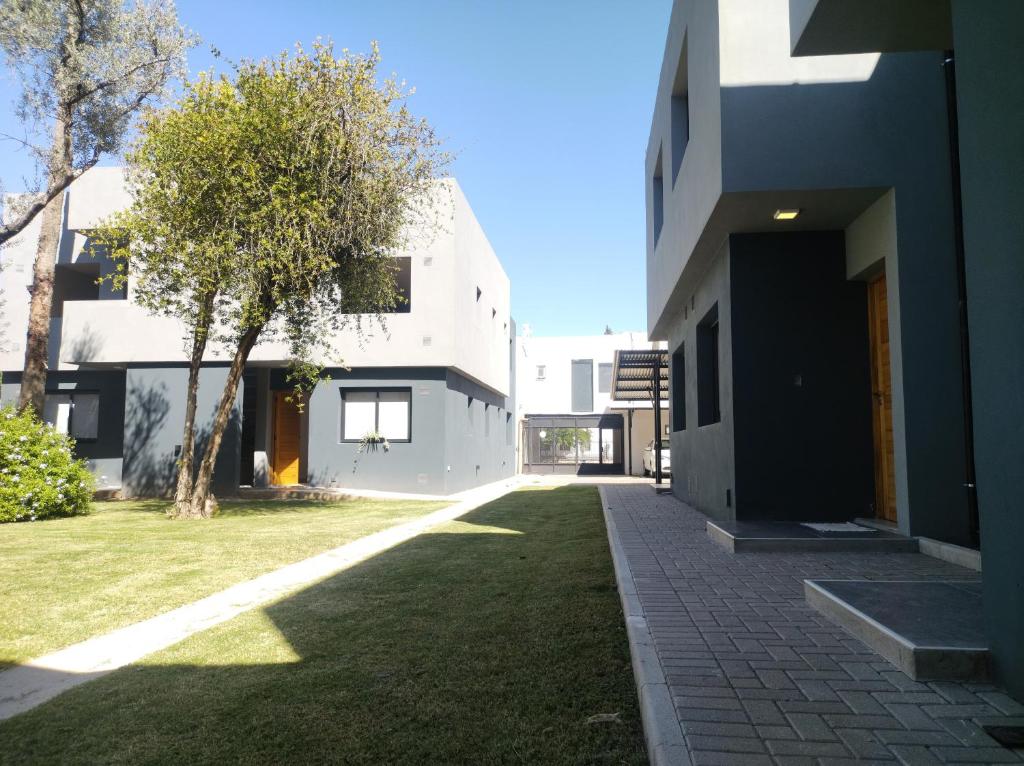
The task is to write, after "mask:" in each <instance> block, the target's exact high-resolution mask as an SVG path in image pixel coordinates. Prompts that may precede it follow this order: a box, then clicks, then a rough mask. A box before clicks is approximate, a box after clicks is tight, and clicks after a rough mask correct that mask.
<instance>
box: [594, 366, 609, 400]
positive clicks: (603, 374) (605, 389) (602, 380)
mask: <svg viewBox="0 0 1024 766" xmlns="http://www.w3.org/2000/svg"><path fill="white" fill-rule="evenodd" d="M611 392H612V365H611V362H601V364H599V365H597V393H599V394H610V393H611Z"/></svg>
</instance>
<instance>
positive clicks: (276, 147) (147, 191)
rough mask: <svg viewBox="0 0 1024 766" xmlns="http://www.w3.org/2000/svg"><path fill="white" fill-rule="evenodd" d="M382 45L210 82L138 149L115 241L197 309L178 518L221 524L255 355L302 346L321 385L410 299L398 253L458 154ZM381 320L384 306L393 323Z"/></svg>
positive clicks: (300, 355) (121, 274) (192, 86)
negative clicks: (347, 333) (326, 360)
mask: <svg viewBox="0 0 1024 766" xmlns="http://www.w3.org/2000/svg"><path fill="white" fill-rule="evenodd" d="M379 61H380V56H379V53H378V51H377V48H376V46H374V47H373V50H372V52H371V53H370V54H369V55H355V54H349V53H348V52H347V51H343V52H342V55H341V57H340V58H335V55H334V51H333V48H332V47H331V45H329V44H317V45H315V46H314V48H313V50H312V52H311V53H306V52H305V51H303V50H302V49H301V48H297V49H296V52H295V53H294V54H293V55H291V56H289V55H288V54H282V55H281V56H280V57H278V58H277V59H274V60H271V61H261V62H255V63H253V62H249V63H244V64H242V65H241V66H240V67H239V68H238V69H237V71H236V73H235V76H234V79H233V80H232V79H228V78H226V77H221V78H219V79H218V78H215V77H213V76H212V75H205V74H204V75H201V76H200V77H199V78H198V79H197V80H195V81H194V82H189V83H186V86H185V93H184V96H183V97H182V98H181V99H180V100H179V101H178V103H177V104H176V105H175V106H174V107H173V108H170V109H165V110H162V111H152V112H150V113H148V114H147V116H146V117H145V119H144V121H143V123H142V125H141V130H140V138H139V140H138V142H137V144H136V145H135V146H134V147H133V149H132V150H131V152H130V153H129V155H128V162H129V167H130V174H129V178H130V181H131V188H132V191H133V195H134V196H133V200H134V201H133V203H132V205H131V207H130V208H129V209H128V210H127V211H125V212H123V213H121V214H118V215H116V216H114V218H113V219H112V220H111V221H110V222H109V224H108V226H107V227H105V229H104V230H103V232H102V234H101V236H100V237H99V239H100V240H101V241H102V242H103V243H104V245H105V246H107V247H110V248H111V250H110V252H111V257H113V258H114V259H115V260H117V261H118V262H119V263H118V270H117V272H116V274H115V277H114V279H115V285H123V284H124V283H125V282H126V281H127V280H128V279H129V278H130V279H132V280H133V282H134V285H135V290H134V292H135V295H136V296H137V299H138V300H140V302H142V303H143V305H145V306H147V307H148V308H149V309H150V310H151V311H152V312H154V313H158V314H163V315H166V316H175V317H184V318H186V325H187V341H186V343H187V345H188V347H189V354H190V358H189V383H188V391H187V403H186V419H185V425H184V434H183V438H182V453H181V460H180V462H179V464H178V482H177V488H176V492H175V504H174V509H173V511H172V515H174V516H176V517H177V518H198V517H209V516H210V515H211V514H212V512H213V510H214V507H215V504H214V502H213V501H212V495H211V494H210V483H211V479H212V475H213V466H214V462H215V460H216V457H217V453H218V451H219V449H220V443H221V438H222V436H223V433H224V428H225V426H226V425H227V422H228V419H229V416H230V412H231V409H232V406H233V405H234V401H235V398H236V396H237V391H238V383H239V381H240V379H241V377H242V373H243V371H244V368H245V364H246V361H247V360H248V358H249V354H250V352H251V351H252V349H253V347H254V346H255V345H256V344H257V343H258V342H259V341H261V340H267V339H269V338H278V339H281V340H283V341H285V342H287V344H288V347H289V351H290V355H291V357H292V359H293V363H294V364H293V369H294V370H295V371H297V372H298V373H301V377H302V378H303V379H304V380H306V381H311V380H315V379H316V377H317V376H318V374H319V370H320V369H321V368H320V366H319V362H318V360H319V359H321V358H323V357H324V356H326V355H328V354H329V353H332V352H333V351H334V350H333V349H332V348H331V347H330V339H331V338H332V337H333V336H335V335H336V334H337V332H338V330H340V329H341V328H342V327H344V326H346V325H350V324H353V325H354V326H355V327H356V329H357V330H359V331H360V332H361V328H362V326H363V322H364V317H368V318H370V319H372V318H373V317H374V316H377V315H378V312H380V311H382V310H386V309H388V308H391V307H393V306H394V305H395V304H396V303H397V302H398V301H399V300H400V296H399V295H398V293H397V290H396V285H395V275H396V267H395V265H394V259H393V258H392V257H391V256H392V255H393V253H394V252H395V251H396V250H398V249H399V248H400V247H401V246H402V245H403V243H404V242H405V237H406V236H407V234H408V233H409V231H410V228H411V227H412V226H414V225H424V224H425V223H429V220H430V215H431V209H432V208H431V204H430V200H431V199H432V197H431V194H430V191H431V186H432V185H433V184H432V182H433V180H434V179H435V178H436V177H437V176H438V174H439V173H440V171H441V169H442V168H443V167H444V165H445V164H446V163H447V160H448V158H447V156H446V155H444V154H443V153H442V152H441V151H440V148H439V142H438V141H437V140H436V138H435V137H434V134H433V131H432V130H431V128H430V126H429V125H428V124H427V123H426V122H424V121H422V120H417V119H415V118H414V117H413V116H412V115H411V114H410V113H409V111H408V109H407V108H406V106H405V100H406V96H407V95H408V94H409V93H411V91H406V90H405V88H404V86H403V85H402V84H400V83H399V82H397V81H396V80H395V79H393V78H390V79H386V80H383V81H382V82H381V83H379V84H378V82H377V66H378V64H379ZM378 318H379V316H378ZM211 341H213V342H214V343H216V344H222V345H224V346H226V348H227V350H228V352H229V355H230V360H231V363H230V367H229V368H228V375H227V381H226V383H225V386H224V390H223V391H222V393H221V396H220V400H219V402H218V406H217V409H216V412H215V415H214V419H213V423H212V426H211V432H210V435H209V439H208V440H207V443H206V447H205V449H204V452H203V455H202V459H201V460H200V462H199V465H198V467H196V466H194V465H193V461H194V458H193V451H194V444H195V411H196V394H197V390H198V382H199V368H200V364H201V362H202V360H203V356H204V354H205V352H206V349H207V345H208V343H209V342H211Z"/></svg>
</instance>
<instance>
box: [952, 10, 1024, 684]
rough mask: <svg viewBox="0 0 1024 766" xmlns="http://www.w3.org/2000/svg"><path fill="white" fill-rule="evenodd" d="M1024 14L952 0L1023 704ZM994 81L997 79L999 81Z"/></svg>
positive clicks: (998, 533)
mask: <svg viewBox="0 0 1024 766" xmlns="http://www.w3.org/2000/svg"><path fill="white" fill-rule="evenodd" d="M1022 28H1024V6H1022V5H1021V4H1020V3H1019V2H1017V1H1016V0H993V2H989V3H986V4H985V8H984V12H979V9H978V8H977V7H976V6H975V4H974V3H969V2H964V0H954V2H953V37H954V42H955V49H956V83H957V102H958V113H959V126H960V168H961V188H962V191H963V214H964V244H965V250H966V267H967V306H968V312H969V322H970V338H971V383H972V395H973V402H974V407H973V410H974V449H975V460H976V465H977V486H978V508H979V511H980V515H981V556H982V562H983V566H984V589H985V613H986V619H987V622H988V626H989V636H990V639H991V641H992V651H993V655H994V657H995V666H996V672H997V674H998V675H999V677H1000V678H1001V679H1002V680H1003V682H1004V683H1006V685H1007V686H1008V688H1009V689H1010V691H1011V693H1013V694H1015V695H1016V696H1017V697H1018V698H1020V699H1024V652H1022V651H1021V647H1022V646H1024V557H1022V556H1021V555H1020V541H1021V540H1024V513H1022V512H1021V498H1022V497H1024V470H1022V466H1024V429H1022V428H1021V423H1024V218H1022V216H1021V210H1024V145H1022V143H1021V135H1024V70H1022V69H1021V66H1020V56H1021V49H1020V30H1021V29H1022ZM994 73H997V74H994Z"/></svg>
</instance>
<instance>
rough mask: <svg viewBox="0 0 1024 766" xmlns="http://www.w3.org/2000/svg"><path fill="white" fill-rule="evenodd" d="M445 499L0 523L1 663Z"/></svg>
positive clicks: (159, 507)
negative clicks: (185, 516)
mask: <svg viewBox="0 0 1024 766" xmlns="http://www.w3.org/2000/svg"><path fill="white" fill-rule="evenodd" d="M444 505H445V504H444V503H436V502H419V501H417V502H409V501H404V500H403V501H377V500H353V501H346V502H338V503H307V502H296V501H290V502H265V501H253V502H247V503H223V504H222V505H221V513H220V514H219V515H218V516H216V517H215V518H213V519H211V520H210V521H170V520H168V519H167V518H166V517H165V515H164V511H165V509H166V507H167V504H166V503H165V502H160V501H147V502H119V503H97V504H96V505H95V512H94V513H92V514H90V515H89V516H77V517H72V518H67V519H55V520H52V521H40V522H35V523H32V524H3V525H0V604H2V605H3V606H2V608H0V669H2V668H3V667H5V666H8V665H10V664H12V663H16V662H21V661H24V660H26V659H30V658H32V657H36V656H39V655H41V654H45V653H46V652H50V651H53V650H55V649H59V648H61V647H63V646H67V645H69V644H73V643H76V642H78V641H82V640H84V639H87V638H90V637H91V636H95V635H97V634H100V633H105V632H107V631H109V630H113V629H114V628H119V627H123V626H124V625H129V624H131V623H133V622H136V621H138V620H142V619H145V618H147V617H152V616H153V615H156V614H159V613H161V612H165V611H168V610H170V609H173V608H174V607H178V606H182V605H183V604H187V603H189V602H191V601H195V600H197V599H200V598H203V597H204V596H208V595H210V594H211V593H216V592H217V591H219V590H223V589H224V588H226V587H228V586H230V585H234V584H235V583H238V582H241V581H243V580H248V579H250V578H252V577H255V576H256V575H259V574H262V573H264V572H268V571H270V570H272V569H276V568H277V567H280V566H283V565H285V564H290V563H291V562H293V561H299V560H301V559H304V558H306V557H308V556H312V555H314V554H316V553H320V552H321V551H325V550H328V549H329V548H333V547H335V546H337V545H342V544H343V543H346V542H349V541H351V540H355V539H356V538H358V537H362V536H363V535H367V534H370V533H372V532H376V531H378V530H381V529H384V528H385V527H389V526H392V525H393V524H398V523H401V522H403V521H408V520H410V519H412V518H415V517H417V516H422V515H424V514H426V513H429V512H431V511H434V510H437V509H438V508H442V507H444Z"/></svg>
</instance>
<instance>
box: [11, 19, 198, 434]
mask: <svg viewBox="0 0 1024 766" xmlns="http://www.w3.org/2000/svg"><path fill="white" fill-rule="evenodd" d="M192 42H193V40H192V38H191V36H190V35H189V34H188V33H187V32H186V31H185V30H184V29H183V28H182V27H181V26H180V25H179V23H178V21H177V17H176V14H175V11H174V4H173V2H172V0H151V1H149V2H147V1H146V0H138V2H136V3H135V5H133V6H131V7H128V6H126V5H125V4H124V0H0V49H2V50H3V52H4V55H5V58H6V61H7V64H8V65H9V66H10V67H11V68H12V69H13V70H14V72H15V74H16V75H17V77H18V79H19V80H20V82H21V99H20V102H19V103H18V106H17V113H18V116H19V118H20V120H21V122H22V125H23V127H24V130H25V137H24V138H14V137H13V136H6V138H7V139H9V140H14V141H17V142H19V143H21V144H22V145H23V146H24V147H25V148H26V149H27V150H28V151H29V152H30V153H31V154H32V155H33V157H34V159H35V161H36V167H37V174H38V175H40V176H42V177H43V178H44V179H45V180H44V181H42V182H40V183H39V184H38V188H37V193H35V194H29V195H23V196H21V197H20V198H19V199H20V201H21V202H20V204H16V205H15V209H12V210H8V211H7V216H6V220H7V221H8V223H6V224H4V225H0V245H3V244H4V243H5V242H7V241H8V240H10V239H11V238H12V237H14V236H15V235H17V234H18V233H19V232H21V231H22V230H23V229H24V228H25V227H26V226H27V225H28V224H29V222H31V221H32V219H33V218H35V217H36V216H37V215H40V214H41V215H42V226H41V228H40V232H39V242H38V244H37V249H36V258H35V266H34V269H33V281H32V291H31V292H32V302H31V308H30V311H29V325H28V338H27V343H26V344H25V370H24V373H23V375H22V383H21V396H20V399H19V407H20V408H26V407H28V408H31V409H32V410H34V411H35V413H36V414H37V415H38V414H40V413H42V409H43V400H44V396H45V386H46V366H47V346H48V343H49V334H50V304H51V303H52V300H53V274H54V264H55V262H56V256H57V248H58V246H59V243H60V226H61V216H62V212H63V192H64V190H65V189H67V187H68V186H69V185H70V184H71V182H72V181H74V180H75V179H76V178H78V177H79V176H81V175H82V173H84V172H85V171H86V170H88V169H89V168H91V167H93V166H94V165H95V164H96V163H97V162H99V160H100V158H101V157H102V156H103V155H104V154H107V153H111V152H116V151H117V150H118V149H119V148H120V146H121V143H122V141H123V138H124V136H125V133H126V130H127V128H128V125H129V123H130V121H131V119H132V117H133V116H134V114H135V113H136V112H138V111H139V109H140V108H141V107H142V106H143V105H144V104H145V103H147V102H148V101H150V100H153V99H156V98H158V97H160V96H161V95H163V93H164V90H165V88H166V86H167V84H168V82H169V81H171V80H172V79H174V78H176V77H178V76H180V75H181V73H182V72H183V71H184V67H185V51H186V49H187V48H188V47H189V45H191V44H192Z"/></svg>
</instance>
